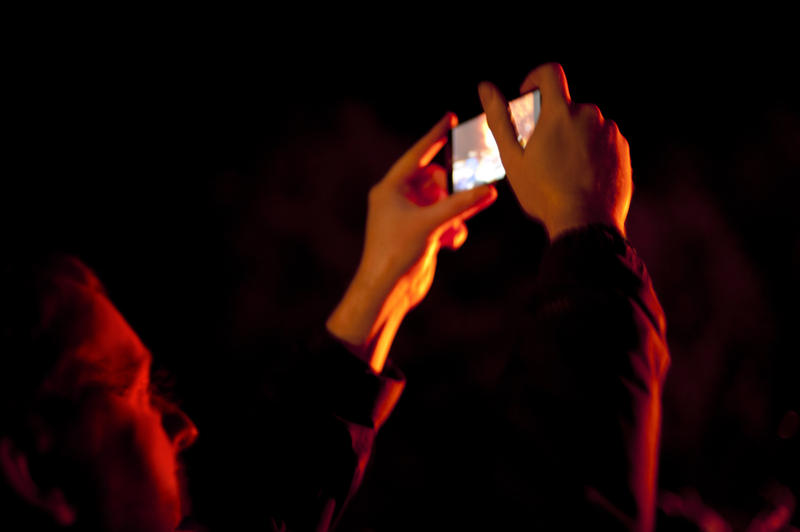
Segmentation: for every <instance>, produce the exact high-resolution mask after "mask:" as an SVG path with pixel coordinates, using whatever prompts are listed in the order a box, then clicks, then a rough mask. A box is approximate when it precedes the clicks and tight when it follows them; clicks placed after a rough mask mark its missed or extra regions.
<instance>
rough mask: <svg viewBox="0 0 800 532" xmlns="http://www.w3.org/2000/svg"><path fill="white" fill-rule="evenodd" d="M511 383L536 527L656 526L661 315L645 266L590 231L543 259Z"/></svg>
mask: <svg viewBox="0 0 800 532" xmlns="http://www.w3.org/2000/svg"><path fill="white" fill-rule="evenodd" d="M517 334H518V338H519V343H518V345H517V348H516V349H515V355H514V358H513V359H512V365H511V367H510V371H509V374H510V376H509V377H508V379H507V380H506V382H505V385H506V390H505V394H506V395H505V396H506V400H507V401H508V404H506V409H507V411H508V412H510V416H511V417H512V418H513V419H512V421H513V423H514V424H515V427H517V430H518V433H517V437H518V438H519V439H520V441H523V442H525V443H524V444H522V445H523V447H524V448H525V453H524V454H525V458H524V459H522V463H521V467H522V468H523V470H524V472H525V473H524V474H526V475H528V476H529V481H530V482H532V483H538V485H539V486H540V487H539V488H537V489H536V490H535V493H536V495H535V497H536V500H535V501H532V506H531V507H532V508H536V511H535V512H534V516H533V518H532V519H533V521H538V524H540V525H542V526H546V527H547V526H549V527H556V528H553V529H563V530H583V529H586V530H637V531H640V530H651V529H652V526H653V519H654V511H655V509H654V506H655V486H656V478H657V465H658V442H659V431H660V424H661V387H662V384H663V381H664V377H665V374H666V370H667V367H668V364H669V354H668V351H667V344H666V324H665V319H664V313H663V311H662V309H661V306H660V304H659V302H658V299H657V298H656V295H655V292H654V291H653V287H652V283H651V281H650V279H649V276H648V274H647V271H646V268H645V266H644V263H643V262H642V260H641V259H640V258H639V257H638V255H637V254H636V252H635V250H634V249H633V247H632V246H631V245H630V243H628V242H627V241H626V240H625V239H623V238H622V237H621V236H620V235H619V234H618V233H617V232H616V231H614V230H613V229H610V228H607V227H605V226H599V225H597V226H590V227H587V228H583V229H581V230H577V231H573V232H570V233H568V234H565V235H563V236H562V237H560V238H559V239H558V240H556V241H555V242H554V243H553V244H552V245H550V246H549V248H548V249H547V250H546V251H545V253H544V256H543V259H542V262H541V264H540V267H539V271H538V274H537V279H536V283H535V289H534V292H533V295H532V298H531V303H530V305H529V307H528V308H527V309H526V312H524V313H523V314H522V316H521V317H520V323H519V330H518V333H517Z"/></svg>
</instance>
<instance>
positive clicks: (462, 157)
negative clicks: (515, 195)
mask: <svg viewBox="0 0 800 532" xmlns="http://www.w3.org/2000/svg"><path fill="white" fill-rule="evenodd" d="M508 107H509V109H510V110H511V118H512V119H513V120H514V124H515V125H516V126H517V134H518V140H519V142H520V145H522V146H523V147H524V146H525V144H527V142H528V139H529V138H530V137H531V135H532V134H533V128H534V126H535V125H536V122H537V121H538V120H539V112H540V110H541V107H542V96H541V93H540V92H539V91H538V90H535V91H533V92H529V93H527V94H525V95H523V96H520V97H519V98H517V99H516V100H512V101H511V102H509V104H508ZM452 143H453V144H452V146H451V150H452V164H453V176H452V178H453V191H454V192H458V191H459V190H469V189H471V188H475V187H477V186H480V185H483V184H485V183H491V182H493V181H498V180H500V179H503V177H505V175H506V171H505V169H504V168H503V164H502V163H501V162H500V152H499V151H498V150H497V143H496V142H495V140H494V136H493V135H492V132H491V131H490V130H489V125H488V124H487V123H486V114H485V113H484V114H481V115H479V116H476V117H475V118H473V119H471V120H467V121H466V122H464V123H462V124H459V125H458V126H456V127H455V128H454V129H453V131H452Z"/></svg>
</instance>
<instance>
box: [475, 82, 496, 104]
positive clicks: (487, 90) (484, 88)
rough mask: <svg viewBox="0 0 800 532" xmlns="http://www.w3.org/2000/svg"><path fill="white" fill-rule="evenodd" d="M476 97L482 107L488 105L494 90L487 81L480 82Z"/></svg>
mask: <svg viewBox="0 0 800 532" xmlns="http://www.w3.org/2000/svg"><path fill="white" fill-rule="evenodd" d="M478 96H480V98H481V103H482V104H483V105H486V104H488V103H489V102H490V101H491V100H492V97H493V96H494V89H493V88H492V84H491V83H489V82H488V81H481V82H480V83H479V84H478Z"/></svg>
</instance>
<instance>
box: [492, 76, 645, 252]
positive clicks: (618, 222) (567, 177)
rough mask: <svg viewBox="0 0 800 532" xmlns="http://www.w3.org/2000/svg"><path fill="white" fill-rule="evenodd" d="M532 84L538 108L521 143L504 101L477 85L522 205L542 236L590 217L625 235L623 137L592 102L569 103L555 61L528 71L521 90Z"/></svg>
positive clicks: (627, 194)
mask: <svg viewBox="0 0 800 532" xmlns="http://www.w3.org/2000/svg"><path fill="white" fill-rule="evenodd" d="M537 88H538V89H540V90H541V93H542V110H541V114H540V115H539V121H538V123H537V124H536V128H535V129H534V131H533V136H532V137H531V139H530V141H529V142H528V144H527V146H526V147H525V148H524V149H523V148H522V147H521V146H520V145H519V142H517V133H516V129H515V127H514V124H513V122H512V119H511V116H510V114H509V112H508V104H507V103H506V101H505V99H504V98H503V96H502V94H500V91H499V90H498V89H497V88H496V87H495V86H494V85H492V84H491V83H489V82H483V83H481V84H480V86H479V87H478V90H479V93H480V97H481V103H482V104H483V108H484V110H485V111H486V117H487V120H488V123H489V128H490V129H491V130H492V133H493V134H494V137H495V140H496V141H497V145H498V147H499V149H500V158H501V160H502V161H503V166H504V167H505V168H506V171H507V174H508V179H509V181H510V183H511V187H512V188H513V189H514V193H515V194H516V196H517V199H518V200H519V202H520V204H521V205H522V208H523V209H524V210H525V212H527V213H528V214H529V215H530V216H532V217H534V218H537V219H539V220H541V221H542V222H543V223H544V225H545V227H546V228H547V230H548V232H549V234H550V239H551V240H555V239H556V238H557V237H558V236H559V235H561V234H562V233H564V232H565V231H568V230H570V229H573V228H577V227H581V226H584V225H588V224H591V223H603V224H607V225H610V226H612V227H616V228H617V229H618V230H619V231H620V232H621V233H622V234H623V235H625V218H626V217H627V215H628V207H629V205H630V201H631V194H632V191H633V184H632V180H631V163H630V154H629V150H628V142H627V140H625V137H623V136H622V134H620V132H619V129H618V128H617V125H616V124H615V123H614V122H613V121H611V120H605V119H604V118H603V115H602V113H601V112H600V110H599V109H598V108H597V106H595V105H592V104H576V103H573V102H572V99H571V98H570V95H569V88H568V86H567V78H566V76H565V75H564V70H563V69H562V68H561V65H558V64H555V63H550V64H545V65H542V66H540V67H539V68H537V69H535V70H534V71H532V72H531V73H530V74H528V77H527V78H526V79H525V81H524V82H523V83H522V86H521V88H520V92H521V93H525V92H528V91H531V90H533V89H537Z"/></svg>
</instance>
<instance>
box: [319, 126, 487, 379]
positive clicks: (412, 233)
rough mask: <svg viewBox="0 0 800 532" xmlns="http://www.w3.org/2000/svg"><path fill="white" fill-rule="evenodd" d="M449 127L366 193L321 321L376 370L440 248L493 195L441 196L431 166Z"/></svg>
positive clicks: (460, 234) (458, 236)
mask: <svg viewBox="0 0 800 532" xmlns="http://www.w3.org/2000/svg"><path fill="white" fill-rule="evenodd" d="M456 123H457V120H456V117H455V115H453V114H448V115H446V116H445V117H444V118H442V120H440V121H439V123H438V124H436V125H435V126H434V127H433V129H431V130H430V131H429V132H428V133H427V134H426V135H425V136H424V137H423V138H422V139H420V140H419V141H418V142H417V143H416V144H415V145H414V146H413V147H412V148H411V149H410V150H409V151H408V152H406V153H405V154H404V155H403V156H402V157H401V158H400V159H399V160H398V161H397V162H396V163H395V164H394V165H393V166H392V168H391V169H390V170H389V172H388V173H387V174H386V176H385V177H384V178H383V180H382V181H381V182H380V183H378V184H377V185H375V186H374V187H373V188H372V190H371V191H370V193H369V208H368V214H367V228H366V235H365V241H364V250H363V253H362V256H361V261H360V263H359V266H358V269H357V271H356V274H355V276H354V278H353V280H352V282H351V283H350V286H349V287H348V289H347V291H346V292H345V295H344V297H343V298H342V300H341V302H340V303H339V305H338V306H337V307H336V309H335V310H334V311H333V313H332V314H331V316H330V318H329V319H328V322H327V327H328V330H329V331H330V332H331V334H333V335H334V336H336V337H337V338H339V339H340V340H342V341H343V342H345V343H346V344H348V345H349V346H351V348H352V350H353V352H354V353H355V354H356V355H357V356H359V357H360V358H362V359H363V360H364V361H365V362H367V363H368V364H369V365H370V366H371V367H372V369H373V370H375V371H376V372H380V371H381V370H382V369H383V366H384V363H385V362H386V357H387V355H388V352H389V347H390V346H391V343H392V340H393V339H394V336H395V334H396V332H397V329H398V327H399V326H400V322H401V321H402V320H403V318H404V317H405V315H406V313H407V312H408V311H409V310H410V309H411V308H413V307H414V306H415V305H417V304H418V303H419V302H420V301H421V300H422V299H423V298H424V297H425V295H426V294H427V293H428V290H429V289H430V286H431V283H432V282H433V276H434V272H435V269H436V257H437V254H438V253H439V250H440V249H441V247H442V246H446V247H449V248H451V249H458V248H459V247H460V246H461V245H462V244H463V243H464V241H465V239H466V237H467V228H466V226H465V225H464V220H466V219H467V218H469V217H471V216H473V215H474V214H476V213H477V212H479V211H480V210H482V209H484V208H486V207H488V206H489V205H490V204H491V203H492V202H493V201H494V200H495V198H496V197H497V192H496V191H495V189H494V188H493V187H492V186H487V185H484V186H482V187H478V188H476V189H473V190H470V191H465V192H460V193H457V194H453V195H452V196H448V195H447V187H446V179H447V174H446V172H445V171H444V169H442V168H441V167H439V166H437V165H433V164H430V162H431V160H432V159H433V158H434V157H435V156H436V153H437V152H438V151H439V150H440V149H441V148H442V147H443V146H444V144H445V143H446V141H447V132H448V131H449V130H450V128H451V127H453V126H455V125H456Z"/></svg>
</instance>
